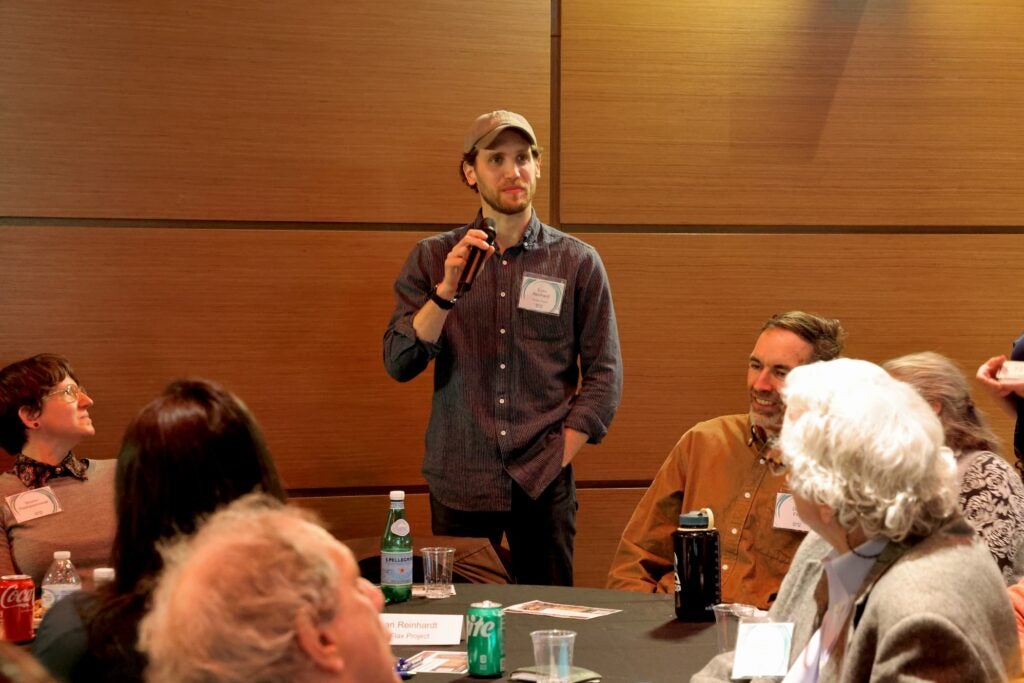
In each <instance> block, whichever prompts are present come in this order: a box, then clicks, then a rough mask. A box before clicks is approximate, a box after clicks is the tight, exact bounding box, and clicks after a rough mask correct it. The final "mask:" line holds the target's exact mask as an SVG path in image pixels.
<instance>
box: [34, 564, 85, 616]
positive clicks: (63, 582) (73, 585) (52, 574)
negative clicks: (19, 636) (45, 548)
mask: <svg viewBox="0 0 1024 683" xmlns="http://www.w3.org/2000/svg"><path fill="white" fill-rule="evenodd" d="M42 589H43V611H44V612H45V611H46V610H48V609H50V608H51V607H53V606H54V604H56V602H57V601H58V600H61V599H62V598H65V597H67V596H68V595H70V594H71V593H74V592H75V591H78V590H82V579H81V577H79V576H78V571H77V570H76V569H75V565H73V564H71V553H70V552H69V551H67V550H58V551H56V552H54V553H53V564H51V565H50V568H49V569H47V570H46V575H45V576H44V577H43V583H42Z"/></svg>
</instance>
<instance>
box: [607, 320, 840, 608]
mask: <svg viewBox="0 0 1024 683" xmlns="http://www.w3.org/2000/svg"><path fill="white" fill-rule="evenodd" d="M844 336H845V333H844V331H843V328H842V325H840V323H839V321H838V320H833V319H828V318H821V317H819V316H816V315H813V314H810V313H804V312H802V311H790V312H788V313H781V314H777V315H775V316H772V318H771V319H769V320H768V322H766V323H765V324H764V326H763V327H762V328H761V333H760V335H759V336H758V338H757V342H756V343H755V345H754V350H753V351H752V352H751V353H750V359H749V362H748V366H747V392H748V395H749V401H750V409H749V412H748V413H746V414H740V415H725V416H723V417H718V418H715V419H713V420H708V421H706V422H701V423H698V424H697V425H695V426H694V427H693V428H692V429H690V430H689V431H688V432H686V433H685V434H684V435H683V437H682V438H681V439H680V440H679V443H677V444H676V446H675V448H673V449H672V452H671V453H669V456H668V458H667V459H666V460H665V462H664V463H663V464H662V466H661V469H660V470H659V471H658V474H657V475H656V476H655V478H654V481H653V482H652V483H651V486H650V488H648V489H647V492H646V493H645V494H644V497H643V498H642V499H641V500H640V503H639V505H637V507H636V510H635V511H634V512H633V516H632V518H631V519H630V520H629V523H628V524H627V525H626V529H625V531H623V533H622V539H621V540H620V541H619V547H618V549H617V550H616V552H615V557H614V559H613V560H612V566H611V570H610V571H609V572H608V588H615V589H619V590H632V591H642V592H660V593H670V592H672V591H673V590H674V571H673V570H674V567H673V558H672V532H673V531H674V530H675V529H676V527H677V526H678V525H679V515H680V513H681V512H687V511H689V510H699V509H701V508H711V510H712V512H714V515H715V526H716V527H717V529H718V531H719V534H720V535H721V559H722V601H723V602H742V603H748V604H751V605H756V606H758V607H761V608H766V607H768V605H769V603H770V602H771V601H772V600H773V599H774V596H775V593H776V592H777V591H778V589H779V584H780V583H781V582H782V577H783V576H785V574H786V570H787V569H788V568H789V562H790V560H791V559H792V557H793V554H794V553H795V552H796V548H797V546H798V545H800V542H801V541H802V540H803V536H804V534H803V533H801V532H800V531H796V530H793V529H790V528H780V527H777V526H776V522H775V512H776V503H777V501H778V494H779V493H780V492H784V491H785V490H786V480H785V477H784V476H776V475H774V474H772V472H771V471H770V465H771V460H772V458H773V457H774V453H771V452H770V451H771V443H772V441H773V440H774V438H775V437H776V436H777V435H778V432H779V429H780V427H781V426H782V416H783V413H784V412H785V405H784V404H783V402H782V397H781V395H780V393H779V390H780V388H781V387H782V385H783V383H784V382H785V379H786V374H787V373H788V372H789V371H790V370H792V369H793V368H795V367H796V366H798V365H804V364H805V363H811V362H814V361H818V360H832V359H833V358H836V357H837V356H839V354H840V353H841V352H842V348H843V338H844Z"/></svg>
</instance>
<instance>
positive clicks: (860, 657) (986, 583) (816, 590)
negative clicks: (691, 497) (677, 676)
mask: <svg viewBox="0 0 1024 683" xmlns="http://www.w3.org/2000/svg"><path fill="white" fill-rule="evenodd" d="M831 550H832V546H831V545H829V543H828V542H827V541H825V540H824V539H823V538H821V537H820V536H818V535H817V534H815V533H813V532H811V533H808V535H807V538H806V539H804V542H803V543H802V544H801V545H800V549H799V550H798V551H797V554H796V556H795V557H794V558H793V563H792V565H791V566H790V569H789V572H788V573H787V574H786V578H785V580H784V581H783V582H782V588H781V589H780V591H779V597H778V599H777V600H776V601H775V604H774V605H773V606H772V608H771V612H770V614H771V618H772V620H773V621H779V622H793V623H794V624H795V626H794V630H793V646H792V650H791V651H790V666H792V663H793V661H794V660H795V658H796V657H797V656H798V655H799V654H800V653H801V652H802V651H803V649H804V648H805V647H806V646H807V642H808V641H809V640H810V638H811V636H812V635H814V632H815V631H816V630H817V629H818V626H819V624H820V621H821V615H823V614H824V612H825V608H826V606H827V603H828V591H827V585H826V582H825V580H824V577H823V570H822V565H821V559H822V558H824V557H825V556H826V555H827V554H828V553H829V551H831ZM732 661H733V653H732V652H726V653H724V654H721V655H719V656H717V657H715V658H714V659H712V660H711V662H709V663H708V665H707V666H705V667H704V668H703V669H702V670H701V671H700V672H698V673H697V674H696V675H694V676H693V678H691V679H690V680H691V683H711V682H712V681H728V680H730V678H729V674H730V673H731V671H732ZM1020 668H1021V654H1020V649H1019V645H1018V641H1017V631H1016V622H1015V618H1014V614H1013V608H1012V607H1011V606H1010V601H1009V597H1008V595H1007V593H1006V587H1005V585H1004V583H1003V579H1002V576H1001V575H1000V573H999V570H998V568H997V567H996V565H995V563H994V562H993V560H992V557H991V555H990V554H989V552H988V550H987V549H986V548H985V546H984V545H983V544H982V543H981V541H979V540H978V539H977V536H976V534H975V531H974V529H972V528H971V527H970V526H969V525H968V524H967V523H966V522H965V521H964V520H963V518H962V517H960V515H959V514H957V515H955V516H954V517H952V518H951V519H950V520H949V521H948V522H947V523H946V524H945V525H944V526H942V527H940V528H939V529H938V530H936V531H935V532H934V533H933V534H931V535H930V536H928V537H927V538H924V539H914V540H908V541H905V542H903V543H890V544H889V545H887V546H886V548H885V550H883V551H882V554H881V555H880V556H879V558H878V560H877V561H876V562H875V565H874V567H872V569H871V572H870V573H869V574H868V577H867V578H866V579H865V580H864V584H863V585H862V586H861V589H860V591H859V592H858V596H857V599H856V602H855V607H854V609H853V613H852V614H851V617H850V620H849V621H848V622H847V625H846V638H845V640H842V641H840V643H839V645H837V650H836V651H835V652H834V653H833V656H832V658H830V659H829V661H828V663H827V664H826V665H825V668H824V669H823V670H822V672H821V677H820V678H819V681H820V683H830V682H833V681H835V682H841V683H861V682H862V681H922V680H924V681H949V683H954V682H955V683H964V682H967V681H971V682H974V681H977V682H979V683H985V682H987V681H1005V680H1007V678H1008V677H1012V676H1016V675H1018V674H1019V673H1020ZM754 680H755V681H775V680H779V679H777V678H763V679H761V678H758V679H754Z"/></svg>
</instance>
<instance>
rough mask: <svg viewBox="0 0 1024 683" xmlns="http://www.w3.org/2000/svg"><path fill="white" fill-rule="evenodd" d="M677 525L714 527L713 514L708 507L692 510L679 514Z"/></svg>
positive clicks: (687, 527) (690, 527)
mask: <svg viewBox="0 0 1024 683" xmlns="http://www.w3.org/2000/svg"><path fill="white" fill-rule="evenodd" d="M679 526H681V527H683V528H686V529H714V528H715V516H714V514H713V513H712V512H711V510H710V509H709V508H701V509H700V510H699V511H698V510H693V511H691V512H687V513H685V514H682V515H679Z"/></svg>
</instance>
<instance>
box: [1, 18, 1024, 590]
mask: <svg viewBox="0 0 1024 683" xmlns="http://www.w3.org/2000/svg"><path fill="white" fill-rule="evenodd" d="M506 9H507V8H504V9H503V8H501V7H499V6H494V7H490V6H487V5H486V4H484V5H467V4H465V3H461V2H456V1H455V0H447V1H444V0H428V1H421V2H398V3H391V4H386V5H381V4H379V3H371V2H366V1H362V0H360V1H353V2H346V3H333V2H325V1H321V2H313V3H305V4H303V5H302V6H301V7H299V6H293V5H287V6H285V5H280V4H279V3H269V2H255V3H252V2H249V3H242V2H237V1H228V0H216V1H213V2H203V3H198V2H182V3H177V4H172V5H167V4H153V3H99V2H75V3H72V2H53V3H47V4H46V6H45V7H43V6H40V5H39V4H38V3H32V2H28V1H25V0H21V1H18V0H14V1H8V2H3V3H0V320H2V321H3V324H2V325H0V363H7V362H10V361H13V360H16V359H19V358H22V357H25V356H27V355H30V354H33V353H38V352H41V351H44V350H49V351H57V352H60V353H63V354H65V355H67V356H68V357H69V358H71V360H72V362H73V363H74V364H75V366H76V369H77V370H78V372H79V373H80V374H81V376H82V379H83V382H84V383H85V384H86V386H88V387H89V388H90V392H91V393H92V394H94V396H95V398H96V406H95V408H94V409H93V410H92V413H93V414H94V417H95V421H96V424H97V428H98V435H97V437H96V438H95V439H93V440H91V441H90V442H88V443H87V444H84V445H83V447H82V449H81V450H82V452H83V453H84V454H86V455H90V456H93V457H101V458H102V457H113V456H114V455H115V454H116V451H117V446H118V443H119V440H120V435H121V432H122V431H123V429H124V426H125V425H126V423H127V422H128V420H130V419H131V416H132V415H133V414H134V413H135V412H136V411H137V410H138V409H139V408H140V407H141V406H142V405H143V404H144V403H146V402H147V401H148V400H150V399H151V398H152V397H153V396H155V395H156V394H157V393H158V392H159V391H160V389H161V388H162V387H163V386H164V385H165V384H166V383H167V382H168V381H170V380H171V379H173V378H175V377H179V376H186V375H191V376H206V377H210V378H212V379H217V380H219V381H221V382H222V383H224V384H225V385H227V386H228V387H230V388H231V389H233V390H234V391H236V392H237V393H238V394H239V395H240V396H242V397H243V398H244V399H245V400H246V402H247V403H248V404H249V406H250V407H251V408H252V410H253V412H254V413H255V414H256V416H257V418H258V419H259V420H260V422H261V423H262V425H263V426H264V429H265V431H266V435H267V438H268V441H269V443H270V446H271V449H272V451H273V453H274V455H275V458H276V459H277V461H278V465H279V467H280V470H281V473H282V475H283V476H284V479H285V483H286V485H287V487H288V488H289V490H290V492H291V493H292V494H293V496H294V497H295V498H296V499H297V500H298V501H299V502H300V504H302V505H305V506H308V507H312V508H315V509H317V510H319V511H321V512H322V513H323V514H324V516H325V518H326V520H327V521H328V523H329V524H330V525H331V528H332V530H333V531H334V533H336V534H337V535H338V536H339V537H342V538H346V537H361V536H368V535H373V534H376V533H378V532H379V526H380V524H381V523H382V519H383V516H384V509H385V507H386V498H385V495H384V494H385V492H386V491H387V490H388V489H389V488H393V487H405V488H407V489H408V490H410V491H411V492H412V495H411V496H410V504H409V507H410V513H411V516H412V517H413V525H414V531H420V532H421V533H427V531H428V528H429V516H428V513H427V505H426V501H425V498H426V496H425V490H426V488H425V484H424V482H423V479H422V476H421V475H420V473H419V460H420V457H421V455H422V443H423V430H424V427H425V424H426V418H427V411H428V409H429V401H430V387H431V379H430V377H429V373H428V374H427V375H425V376H423V377H420V378H418V379H417V380H415V381H413V382H412V383H410V384H407V385H399V384H397V383H395V382H393V381H391V380H390V379H389V378H388V377H387V375H386V374H385V372H384V369H383V365H382V363H381V337H382V334H383V330H384V326H385V324H386V322H387V319H388V316H389V314H390V310H391V294H390V287H391V283H392V280H393V278H394V275H395V274H396V273H397V271H398V269H399V267H400V265H401V263H402V261H403V260H404V258H405V256H406V254H407V253H408V251H409V249H410V248H411V247H412V245H413V243H414V242H415V241H416V240H417V239H419V238H420V237H422V236H424V235H426V234H430V233H431V232H434V231H437V230H440V229H445V228H447V227H449V226H452V225H456V224H460V223H463V222H465V221H466V220H468V219H469V218H470V217H471V216H472V213H473V211H474V210H475V206H476V201H477V200H476V195H473V194H472V193H470V192H469V191H468V190H467V189H466V188H465V187H463V186H462V185H461V184H460V183H459V181H458V178H457V175H456V172H457V168H458V158H459V146H460V143H461V138H462V134H463V132H464V130H465V128H466V127H467V126H468V124H469V122H470V121H471V120H472V118H473V117H474V116H476V115H477V114H479V113H481V112H483V111H486V110H488V109H492V108H498V107H505V108H511V109H515V110H518V111H521V112H522V113H524V114H526V115H527V117H528V118H530V120H531V122H532V123H533V124H534V126H535V128H536V130H537V133H538V135H539V136H540V138H541V144H542V145H543V146H544V147H545V149H546V159H545V175H544V185H543V186H542V187H541V190H540V199H539V202H538V211H539V213H540V215H541V217H542V218H549V217H550V216H555V217H558V218H560V221H559V222H560V224H561V225H562V227H563V228H564V229H566V230H568V231H570V232H573V233H575V234H578V235H580V236H581V237H583V239H585V240H587V241H589V242H591V243H592V244H594V245H595V246H596V247H597V248H598V249H599V251H600V252H601V254H602V256H603V258H604V260H605V264H606V266H607V268H608V272H609V275H610V277H611V280H612V287H613V292H614V295H615V303H616V309H617V313H618V316H619V324H620V331H621V335H622V348H623V359H624V364H625V371H626V383H625V393H624V396H623V402H622V406H621V408H620V411H619V414H618V416H617V417H616V420H615V423H614V424H613V426H612V429H611V432H610V433H609V435H608V437H607V439H606V440H605V442H604V444H602V445H601V446H598V447H590V446H588V447H587V448H586V449H585V450H584V451H583V453H582V454H581V456H580V458H579V459H578V460H577V464H578V468H577V475H578V478H579V483H580V487H581V490H580V500H581V508H580V517H579V524H580V531H579V536H578V541H577V562H576V565H577V568H576V576H577V583H579V584H582V585H601V584H602V583H603V580H604V575H605V572H606V570H607V566H608V563H609V561H610V558H611V552H612V550H613V549H614V545H615V542H616V540H617V537H618V534H619V532H620V531H621V529H622V527H623V526H624V524H625V521H626V519H627V518H628V516H629V514H630V512H631V511H632V508H633V506H634V505H635V503H636V501H637V499H638V498H639V496H640V494H641V493H642V490H643V483H644V482H645V481H647V480H649V479H650V478H651V476H652V475H653V474H654V472H655V471H656V469H657V467H658V465H659V464H660V463H661V461H662V459H663V458H664V457H665V455H666V454H667V453H668V451H669V449H670V448H671V447H672V445H673V444H674V443H675V441H676V439H678V437H679V436H680V435H681V434H682V432H683V431H685V430H686V429H687V428H688V427H689V426H690V425H692V424H693V423H694V422H695V421H697V420H700V419H705V418H708V417H713V416H715V415H719V414H723V413H731V412H740V411H742V410H743V408H744V404H745V401H744V397H745V389H744V385H743V377H744V367H745V359H746V355H747V353H748V352H749V350H750V348H751V345H752V344H753V341H754V338H755V336H756V331H757V329H758V328H759V326H760V324H761V323H762V322H763V320H764V319H765V318H767V317H768V316H769V315H771V314H772V313H773V312H776V311H780V310H785V309H790V308H805V309H808V310H813V311H817V312H820V313H823V314H827V315H831V316H836V317H839V318H841V319H842V320H843V321H844V323H845V325H846V327H847V329H848V331H849V333H850V341H849V345H848V352H849V354H850V355H854V356H860V357H865V358H868V359H870V360H875V361H881V360H884V359H886V358H889V357H892V356H895V355H898V354H902V353H907V352H911V351H918V350H924V349H933V350H936V351H940V352H943V353H946V354H948V355H950V356H952V357H953V358H955V359H957V360H958V361H960V362H961V364H962V365H963V367H964V369H965V370H967V371H968V372H973V368H975V367H976V366H977V364H978V363H980V362H981V361H982V360H983V359H984V358H987V357H988V356H989V355H993V354H995V353H998V352H1003V351H1006V350H1008V348H1009V343H1010V340H1011V339H1012V338H1013V337H1014V336H1015V335H1017V334H1018V333H1019V331H1020V327H1021V324H1022V323H1021V320H1020V318H1019V317H1015V314H1017V312H1018V310H1019V301H1020V298H1021V293H1022V292H1024V286H1022V284H1021V283H1022V278H1021V276H1020V268H1019V264H1020V263H1022V262H1024V228H1022V226H1021V220H1020V216H1021V215H1022V210H1024V186H1022V184H1024V173H1022V171H1024V168H1022V165H1024V161H1022V160H1024V135H1022V134H1021V132H1020V127H1019V124H1018V123H1017V118H1019V117H1018V116H1017V115H1018V114H1019V112H1020V111H1021V109H1022V105H1024V82H1022V79H1024V77H1022V76H1021V74H1022V73H1024V47H1022V45H1021V44H1020V41H1019V40H1017V38H1016V37H1017V36H1019V35H1020V33H1021V30H1022V29H1024V10H1021V9H1020V8H1019V6H1018V5H1017V4H1014V3H1006V2H1000V1H998V0H976V1H975V2H972V3H969V7H965V6H964V4H963V3H958V4H956V5H954V4H953V3H951V2H946V1H945V0H943V1H939V2H930V3H918V2H911V1H909V0H908V1H907V2H902V3H895V4H893V3H886V4H884V6H883V4H881V3H871V2H867V1H866V0H859V1H856V2H845V1H842V2H834V3H827V4H825V5H822V4H821V3H819V2H810V1H803V0H784V1H783V2H773V3H767V2H755V3H754V4H751V3H745V4H744V5H742V6H740V5H738V4H735V3H733V4H729V3H726V4H725V5H722V4H719V5H716V6H710V5H707V4H706V3H704V4H698V3H692V2H668V1H667V0H664V1H662V2H618V3H611V2H607V1H606V0H589V1H588V2H582V1H581V0H573V1H571V2H569V1H565V2H561V3H560V4H556V5H552V4H550V3H547V2H538V1H533V2H524V3H519V4H518V5H517V6H516V15H517V16H516V19H515V21H514V22H511V21H510V20H509V17H508V15H507V11H506ZM979 398H980V402H981V403H982V404H983V405H984V406H985V407H986V408H989V414H990V416H991V417H992V418H993V420H994V422H995V423H996V426H997V428H998V431H999V432H1000V434H1001V435H1004V436H1005V437H1006V438H1007V439H1008V438H1009V435H1010V422H1009V420H1008V419H1007V418H1005V417H1004V416H1002V415H1001V414H999V413H998V412H997V411H996V409H995V407H994V405H993V404H992V403H991V402H989V401H988V400H986V399H985V398H984V397H979Z"/></svg>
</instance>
